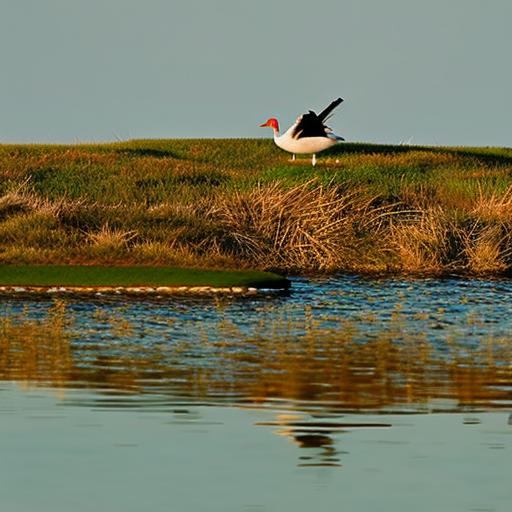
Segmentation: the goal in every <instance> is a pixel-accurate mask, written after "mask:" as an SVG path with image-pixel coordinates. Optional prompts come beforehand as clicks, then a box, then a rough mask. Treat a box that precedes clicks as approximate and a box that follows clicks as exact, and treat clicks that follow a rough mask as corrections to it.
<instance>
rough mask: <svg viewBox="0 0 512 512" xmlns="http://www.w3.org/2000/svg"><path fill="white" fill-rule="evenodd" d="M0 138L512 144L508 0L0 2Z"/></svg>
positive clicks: (511, 42) (5, 140) (511, 47)
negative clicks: (339, 101) (329, 131)
mask: <svg viewBox="0 0 512 512" xmlns="http://www.w3.org/2000/svg"><path fill="white" fill-rule="evenodd" d="M0 13H1V14H0V70H1V71H0V142H3V143H8V142H65V143H68V142H100V141H114V140H119V139H121V140H126V139H132V138H189V137H269V136H271V133H270V130H269V129H266V130H264V129H262V128H259V124H261V123H262V122H264V121H265V120H266V119H267V118H268V117H277V118H278V119H279V121H280V124H281V126H282V127H283V128H286V127H287V126H288V125H290V124H291V123H292V122H293V121H294V120H295V118H296V117H297V115H299V114H300V113H302V112H305V111H307V110H308V109H313V110H317V111H319V110H321V109H322V108H323V107H325V106H326V105H327V104H328V103H329V102H330V101H332V100H333V99H335V98H336V97H338V96H341V97H343V98H344V99H345V102H344V103H343V105H342V106H341V107H340V108H339V109H338V111H337V113H336V116H335V117H334V118H333V119H332V120H331V122H330V125H331V126H332V128H334V129H335V131H336V132H337V133H339V134H340V135H343V136H344V137H345V138H346V139H347V140H348V141H367V142H377V143H380V142H385V143H400V142H409V143H413V144H435V145H475V146H488V145H491V146H512V122H511V116H512V66H511V65H510V60H511V57H510V53H511V50H512V30H510V20H511V19H512V1H510V0H428V1H427V0H257V1H256V0H144V1H142V0H0Z"/></svg>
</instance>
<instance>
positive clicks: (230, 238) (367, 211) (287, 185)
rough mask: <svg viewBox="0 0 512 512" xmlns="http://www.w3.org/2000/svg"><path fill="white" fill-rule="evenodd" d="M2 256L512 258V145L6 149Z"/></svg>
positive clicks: (379, 265)
mask: <svg viewBox="0 0 512 512" xmlns="http://www.w3.org/2000/svg"><path fill="white" fill-rule="evenodd" d="M0 178H1V179H0V262H10V263H12V262H16V261H18V260H19V262H28V263H30V262H33V263H35V262H38V263H41V262H48V261H51V262H53V263H69V262H81V263H91V264H93V263H120V264H123V263H124V264H126V263H145V264H155V265H160V264H163V265H165V264H171V265H174V264H176V262H179V261H181V262H182V263H183V264H184V265H186V266H193V267H197V266H203V267H218V268H226V267H233V266H234V267H242V268H247V267H255V268H259V269H270V268H271V269H275V270H281V271H287V272H298V273H301V272H332V271H351V272H352V271H356V272H383V271H389V272H400V271H407V272H431V273H443V272H465V273H473V274H479V273H508V272H510V271H511V269H512V261H511V258H510V242H511V240H510V237H511V235H510V233H511V232H512V219H511V216H512V214H511V211H512V210H511V206H512V150H510V149H507V148H428V147H418V146H382V145H369V144H343V145H340V146H338V147H336V148H333V149H332V150H329V151H327V152H325V153H324V154H323V155H322V157H321V159H320V163H319V165H318V166H317V167H316V168H312V167H311V166H310V164H309V161H308V160H306V159H299V160H298V161H296V162H290V161H289V157H288V155H287V154H285V153H283V152H280V151H279V150H278V149H277V148H276V147H275V146H274V145H273V144H272V142H271V141H268V140H242V139H240V140H153V141H152V140H147V141H144V140H140V141H130V142H126V143H116V144H104V145H76V146H39V145H36V146H12V145H11V146H8V145H3V146H0Z"/></svg>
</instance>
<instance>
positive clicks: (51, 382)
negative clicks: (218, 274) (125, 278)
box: [0, 277, 512, 511]
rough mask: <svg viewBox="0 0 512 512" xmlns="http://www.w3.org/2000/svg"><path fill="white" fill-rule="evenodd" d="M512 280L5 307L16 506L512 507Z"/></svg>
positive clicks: (0, 388) (0, 331)
mask: <svg viewBox="0 0 512 512" xmlns="http://www.w3.org/2000/svg"><path fill="white" fill-rule="evenodd" d="M511 292H512V282H510V281H508V280H496V281H492V280H460V279H455V278H454V279H442V280H439V279H423V280H404V279H400V280H399V279H396V280H394V279H364V278H357V277H339V278H330V279H321V280H319V279H316V280H308V279H295V280H294V282H293V291H292V293H290V294H286V295H279V294H275V293H273V294H268V295H267V296H265V295H263V296H259V297H250V298H248V297H247V298H240V297H238V298H216V299H214V298H209V299H197V298H196V299H192V298H188V299H187V298H183V299H177V298H171V299H169V298H167V299H163V298H162V299H151V298H148V299H147V300H145V299H137V300H135V299H123V298H119V297H116V296H103V297H96V298H90V297H82V298H74V299H71V298H69V297H68V298H66V297H55V298H45V299H40V300H34V298H32V297H18V298H13V297H4V299H3V302H2V307H1V310H0V311H1V319H0V321H1V324H0V453H1V454H2V455H1V458H0V505H1V509H2V510H9V511H11V510H13V511H32V510H38V511H41V510H43V511H46V510H48V511H60V510H62V511H64V510H66V511H67V510H71V509H72V510H80V511H82V510H83V511H89V510H91V511H92V510H95V511H96V510H141V509H142V508H147V509H151V510H152V511H160V510H194V511H195V510H197V511H203V510H204V511H210V510H222V511H238V510H242V511H246V510H247V511H260V510H261V511H263V510H265V511H274V510H275V511H278V510H279V511H282V510H297V511H302V510H311V509H312V508H317V509H320V510H324V509H331V508H337V509H340V508H341V509H347V510H370V509H374V510H384V511H387V510H405V509H410V508H412V507H414V509H415V510H421V511H422V510H425V511H427V510H428V511H431V510H436V509H437V510H447V511H448V510H449V511H458V510H461V511H462V510H474V511H476V510H496V511H499V510H507V511H508V510H509V509H510V503H511V502H512V490H511V488H510V484H509V480H510V477H509V475H510V469H511V466H510V458H511V457H510V455H511V453H510V450H511V449H512V437H511V436H512V417H511V416H510V413H511V411H512V364H511V362H512V335H511V334H510V333H511V332H512V316H511V315H510V312H511V311H510V310H511V307H510V306H511V304H512V301H511V298H510V297H511V295H510V294H511Z"/></svg>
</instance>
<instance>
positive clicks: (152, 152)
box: [117, 148, 181, 160]
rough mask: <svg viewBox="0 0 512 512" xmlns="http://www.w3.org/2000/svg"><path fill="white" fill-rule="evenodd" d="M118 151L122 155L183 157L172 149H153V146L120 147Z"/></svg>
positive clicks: (177, 158)
mask: <svg viewBox="0 0 512 512" xmlns="http://www.w3.org/2000/svg"><path fill="white" fill-rule="evenodd" d="M117 153H119V154H122V155H129V156H135V157H145V156H149V157H152V158H174V159H176V160H180V159H181V158H180V157H179V156H178V155H177V154H176V153H173V152H172V151H169V150H166V149H153V148H123V149H118V150H117Z"/></svg>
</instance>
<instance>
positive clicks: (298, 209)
mask: <svg viewBox="0 0 512 512" xmlns="http://www.w3.org/2000/svg"><path fill="white" fill-rule="evenodd" d="M374 202H375V198H373V197H370V196H368V195H367V194H365V193H363V192H362V191H359V190H358V191H353V192H346V191H343V190H342V189H340V187H337V186H334V185H323V184H319V183H318V182H317V181H316V180H312V181H309V182H306V183H303V184H300V185H296V186H294V187H292V188H290V189H286V188H284V187H283V185H282V184H281V183H279V182H274V183H271V184H268V185H261V184H259V185H258V186H256V187H254V188H252V189H251V190H249V191H235V192H233V193H232V194H231V195H229V196H226V195H223V196H220V197H219V199H218V203H217V205H216V206H215V208H214V209H213V210H212V213H211V215H213V216H216V217H217V218H219V220H220V221H221V223H222V224H223V226H224V227H225V229H226V231H227V234H228V240H229V242H230V247H232V250H233V251H234V252H235V254H237V255H240V256H242V257H243V258H244V259H246V260H248V261H251V262H253V263H255V264H257V265H259V266H263V267H267V268H280V269H287V270H293V269H309V270H332V269H336V268H340V267H345V268H347V267H351V266H362V265H363V263H364V262H363V261H361V260H362V258H361V254H360V249H361V246H362V245H363V244H365V243H366V242H367V240H368V238H370V237H373V238H375V239H376V237H377V235H378V233H379V231H380V230H381V228H382V225H383V223H384V218H385V216H386V215H387V214H389V213H390V212H391V206H386V207H378V206H374Z"/></svg>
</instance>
